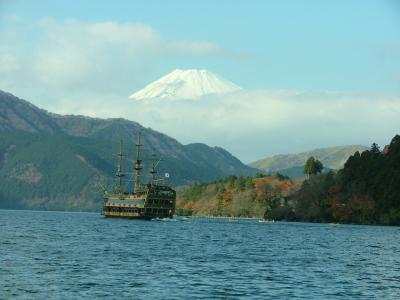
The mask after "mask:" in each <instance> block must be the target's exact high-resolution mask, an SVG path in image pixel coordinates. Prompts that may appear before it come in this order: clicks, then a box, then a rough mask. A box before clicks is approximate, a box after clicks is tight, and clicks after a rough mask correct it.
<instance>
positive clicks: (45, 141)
mask: <svg viewBox="0 0 400 300" xmlns="http://www.w3.org/2000/svg"><path fill="white" fill-rule="evenodd" d="M138 131H141V132H142V136H143V144H144V145H145V147H144V149H143V159H144V167H145V170H144V176H143V177H144V178H143V180H146V177H147V175H148V174H147V172H146V171H147V170H146V168H148V167H149V160H148V159H149V158H150V156H151V155H152V154H155V155H156V156H158V157H160V158H162V159H163V162H162V163H161V164H160V169H159V172H160V174H161V175H163V174H164V172H167V171H168V172H169V173H170V175H171V176H170V181H171V183H172V184H173V185H184V184H189V183H191V182H194V181H199V182H202V181H209V180H215V179H218V178H222V177H224V176H227V175H251V174H254V173H255V172H256V171H255V170H254V169H252V168H250V167H248V166H246V165H244V164H243V163H242V162H240V161H239V160H238V159H237V158H235V157H234V156H232V155H231V154H230V153H229V152H227V151H226V150H224V149H222V148H219V147H209V146H207V145H205V144H200V143H195V144H189V145H182V144H181V143H179V142H178V141H177V140H175V139H173V138H171V137H169V136H167V135H165V134H162V133H160V132H157V131H155V130H152V129H151V128H145V127H143V126H141V125H140V124H138V123H136V122H132V121H128V120H124V119H98V118H89V117H84V116H62V115H56V114H52V113H49V112H47V111H45V110H42V109H40V108H37V107H36V106H34V105H32V104H30V103H29V102H27V101H25V100H22V99H19V98H17V97H15V96H13V95H11V94H9V93H5V92H1V91H0V208H5V207H7V208H40V209H59V210H96V209H98V208H99V206H100V202H99V199H100V198H101V188H100V185H104V186H111V183H112V182H113V179H114V178H113V174H114V173H115V162H116V153H117V149H118V144H119V141H120V140H121V139H122V140H123V141H124V152H126V154H127V157H126V158H127V160H126V162H125V163H126V170H127V171H132V169H133V159H134V157H133V153H134V140H135V136H136V134H137V132H138ZM130 184H131V183H130Z"/></svg>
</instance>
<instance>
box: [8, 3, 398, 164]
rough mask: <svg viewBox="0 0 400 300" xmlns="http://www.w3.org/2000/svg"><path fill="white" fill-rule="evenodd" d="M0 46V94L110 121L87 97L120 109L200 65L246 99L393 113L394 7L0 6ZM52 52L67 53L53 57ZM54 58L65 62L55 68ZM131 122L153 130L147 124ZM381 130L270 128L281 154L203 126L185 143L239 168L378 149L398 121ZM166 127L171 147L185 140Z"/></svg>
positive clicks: (395, 93) (395, 88)
mask: <svg viewBox="0 0 400 300" xmlns="http://www.w3.org/2000/svg"><path fill="white" fill-rule="evenodd" d="M93 32H94V33H93ZM85 34H86V36H85ZM104 37H105V38H106V39H107V40H106V41H104ZM112 37H113V38H112ZM90 38H93V39H94V40H93V41H91V40H90ZM125 38H126V40H128V41H125V42H124V39H125ZM99 39H100V41H99ZM0 42H1V44H0V76H1V77H0V89H4V90H6V91H10V92H12V93H14V94H16V95H17V96H20V97H23V98H25V99H27V100H29V101H31V102H33V103H34V104H36V105H39V106H41V107H44V108H46V109H49V110H51V111H55V112H60V113H83V114H89V115H94V116H101V117H107V116H110V117H114V116H117V115H118V113H119V112H117V111H115V112H113V113H111V112H110V114H109V115H107V113H106V112H107V111H110V110H109V109H108V108H107V107H106V106H105V104H104V105H103V106H104V109H103V110H102V111H96V110H94V109H92V110H90V109H88V107H90V106H91V107H93V106H96V102H95V101H96V99H97V100H98V101H103V103H106V102H107V103H109V104H110V105H112V104H113V103H114V104H116V103H118V104H120V102H118V101H120V100H117V99H122V98H124V100H126V99H125V98H126V96H127V95H130V94H132V93H133V92H134V91H136V90H137V89H140V88H141V87H143V85H145V84H147V83H149V82H151V81H153V80H155V79H157V78H159V77H161V76H162V75H164V74H166V73H168V72H170V71H172V70H174V69H176V68H205V69H209V70H210V71H212V72H215V73H217V74H219V75H221V76H223V77H225V78H227V79H228V80H231V81H233V82H234V83H236V84H238V85H240V86H242V87H243V88H244V89H246V90H249V91H254V90H259V89H275V90H276V89H279V90H284V91H301V92H306V93H314V94H313V96H310V97H309V98H308V99H311V98H312V99H315V97H316V96H315V94H318V95H321V94H323V95H325V94H324V93H330V92H335V93H340V94H341V95H342V96H340V97H339V98H341V99H343V97H344V98H346V99H348V98H349V99H350V98H351V97H350V96H349V95H356V96H354V97H355V98H356V99H358V100H356V101H359V99H361V98H362V97H364V98H365V99H367V98H368V99H375V100H365V101H366V103H368V105H371V114H372V111H373V110H374V109H373V107H372V104H370V103H371V102H372V103H374V101H375V103H376V104H377V105H381V106H382V103H386V102H385V101H389V100H388V99H391V100H390V101H394V104H393V103H392V102H390V104H387V105H386V104H385V105H386V106H385V108H387V107H389V106H390V107H392V108H393V105H395V106H394V107H395V110H394V111H396V109H397V108H398V107H397V106H396V103H398V97H399V96H400V95H399V94H400V2H399V1H368V0H364V1H350V0H348V1H345V0H343V1H340V0H338V1H222V0H220V1H183V0H181V1H18V0H15V1H0ZM110 43H114V44H113V45H114V46H110V45H109V44H110ZM79 45H82V49H80V48H79ZM92 45H94V46H93V49H91V50H90V51H89V50H88V49H89V48H91V47H92ZM72 46H73V47H72ZM68 47H71V48H68ZM64 48H66V49H67V50H68V51H67V50H65V53H62V52H63V51H62V50H63V49H64ZM124 49H125V50H124ZM160 49H162V50H160ZM165 49H166V50H165ZM130 51H131V52H130ZM81 53H83V54H82V55H80V54H81ZM97 54H98V57H96V59H94V58H93V55H97ZM58 55H59V56H60V57H58ZM74 55H75V56H74ZM85 55H86V56H85ZM84 58H86V60H84ZM60 61H62V62H64V61H67V62H68V63H65V64H64V65H63V66H60V67H59V68H58V69H57V67H58V66H59V64H60ZM1 64H2V65H1ZM257 95H258V96H259V93H257ZM343 95H345V96H343ZM360 95H363V96H360ZM262 97H264V98H265V97H266V96H265V95H264V96H262ZM360 97H361V98H360ZM382 97H386V98H384V100H382V99H383V98H382ZM393 97H394V99H395V100H393ZM264 98H263V99H264ZM320 98H321V99H322V100H323V101H330V104H332V103H334V102H335V101H336V102H337V101H339V100H337V99H336V98H335V99H333V100H332V97H325V96H323V97H320ZM82 99H85V100H82ZM307 101H309V100H307ZM349 101H350V100H349ZM265 102H266V101H264V102H262V100H260V101H259V102H257V103H254V105H259V104H260V103H265ZM296 103H297V102H296ZM124 104H125V103H124ZM84 105H86V106H85V107H83V106H84ZM392 110H393V109H392ZM356 115H357V114H356V112H354V116H349V120H347V121H348V123H346V124H350V118H352V117H356ZM122 116H123V117H128V118H130V119H135V117H134V116H130V117H129V116H126V115H122ZM371 117H372V116H371ZM377 117H378V118H385V119H386V120H387V119H388V118H389V117H391V116H388V115H387V114H382V115H377ZM293 118H296V116H295V115H294V116H293ZM150 119H151V118H150ZM139 121H141V122H142V123H144V125H147V126H152V127H154V128H155V129H157V130H159V131H163V128H157V126H156V125H157V122H155V123H152V122H150V121H147V120H146V119H141V120H139ZM344 121H345V120H338V121H337V122H340V124H343V122H344ZM299 122H302V121H301V120H300V119H299ZM389 122H390V126H392V127H390V126H389V128H388V127H385V128H382V129H381V131H377V132H376V133H375V135H376V136H371V135H368V133H367V132H365V133H364V134H361V137H360V131H357V132H356V133H354V135H353V136H347V137H346V138H340V134H339V132H338V133H337V134H336V135H334V138H331V140H330V141H329V140H328V138H327V139H326V140H324V139H321V138H319V139H312V138H311V137H310V136H308V134H310V135H311V132H310V131H307V130H309V129H306V128H305V129H304V130H305V131H304V137H305V140H306V142H304V141H303V140H304V139H303V140H302V141H301V142H299V143H297V144H296V143H294V144H293V145H291V146H290V147H289V146H288V145H285V144H284V143H283V142H282V143H280V141H279V138H278V136H279V132H278V133H277V132H276V131H273V132H274V134H273V135H276V136H277V137H276V138H275V139H274V145H276V144H280V145H281V146H279V147H278V146H275V147H272V148H271V147H268V148H267V144H265V145H263V144H262V143H261V144H260V143H259V142H258V141H257V142H255V141H256V138H257V137H256V136H254V142H255V144H257V148H259V151H253V152H251V153H250V152H249V151H248V150H247V151H248V152H246V150H245V149H241V148H240V146H239V142H235V140H240V139H241V137H240V136H237V137H233V136H231V138H230V140H226V141H224V140H223V139H221V140H218V138H217V136H215V137H214V138H212V139H211V138H208V136H210V135H208V133H207V131H206V129H204V130H205V131H204V132H203V134H198V135H197V136H199V137H200V141H202V142H207V143H210V144H215V145H220V146H223V147H226V148H228V150H230V151H232V152H233V154H235V155H238V156H239V157H240V158H242V159H244V160H246V161H250V160H253V159H256V158H261V157H262V156H265V155H269V154H274V153H280V152H294V151H302V150H308V149H311V148H315V147H319V146H321V147H322V146H331V145H335V144H336V145H338V144H346V143H363V144H367V143H370V142H372V141H378V142H381V143H384V142H385V140H387V139H388V138H390V135H391V134H393V133H394V132H395V131H396V130H398V125H400V124H399V123H398V122H396V120H395V119H393V120H391V121H389ZM363 124H365V122H364V123H363ZM259 125H260V124H259ZM372 125H373V126H375V125H376V124H372ZM221 126H222V125H221ZM226 126H230V125H228V124H227V125H226ZM243 126H246V124H244V125H243ZM260 126H261V127H262V126H263V125H262V124H261V125H260ZM266 126H267V125H266ZM334 126H336V127H338V123H337V124H335V123H334V122H333V123H332V130H333V127H334ZM376 126H378V125H376ZM360 128H361V125H360ZM213 129H214V130H215V127H214V128H213ZM253 129H254V128H249V131H251V130H253ZM168 130H169V131H167V132H166V133H167V134H171V135H174V136H175V137H176V138H178V140H181V141H182V142H195V141H196V140H195V138H190V136H185V135H180V133H179V131H178V130H177V129H171V128H170V129H168ZM198 130H199V129H198ZM209 130H211V129H209ZM268 130H272V129H271V128H266V132H268ZM327 130H328V129H327ZM360 130H361V129H360ZM195 132H197V131H195ZM197 133H198V132H197ZM285 133H286V134H287V132H285ZM257 134H260V132H258V133H257ZM282 134H284V133H283V132H282ZM313 134H314V133H313ZM246 136H248V133H247V134H246ZM248 142H249V143H251V142H252V140H249V141H248ZM269 144H270V143H269ZM263 147H265V149H263Z"/></svg>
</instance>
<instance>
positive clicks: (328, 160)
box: [249, 145, 368, 178]
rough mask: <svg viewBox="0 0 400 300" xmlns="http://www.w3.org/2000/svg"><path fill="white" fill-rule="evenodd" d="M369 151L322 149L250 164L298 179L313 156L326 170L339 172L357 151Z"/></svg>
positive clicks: (268, 171) (352, 146)
mask: <svg viewBox="0 0 400 300" xmlns="http://www.w3.org/2000/svg"><path fill="white" fill-rule="evenodd" d="M367 149H368V147H365V146H361V145H351V146H339V147H330V148H321V149H315V150H311V151H307V152H302V153H298V154H281V155H274V156H271V157H267V158H265V159H261V160H258V161H255V162H253V163H250V164H249V166H251V167H253V168H257V169H259V170H262V171H263V172H265V173H275V172H280V173H282V174H284V175H289V176H290V173H291V174H292V176H293V175H294V178H298V175H300V174H301V171H302V168H303V166H304V164H305V162H306V160H307V159H308V158H309V157H311V156H314V157H315V158H316V159H318V160H320V161H321V162H322V163H323V164H324V166H325V167H326V168H329V169H334V170H338V169H341V168H342V167H343V165H344V163H345V162H346V161H347V159H348V158H349V157H350V156H351V155H353V154H354V153H355V152H356V151H359V152H363V151H365V150H367ZM299 170H300V171H299Z"/></svg>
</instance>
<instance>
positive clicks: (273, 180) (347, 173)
mask: <svg viewBox="0 0 400 300" xmlns="http://www.w3.org/2000/svg"><path fill="white" fill-rule="evenodd" d="M303 169H304V168H303ZM178 198H179V201H178V207H179V212H180V213H182V214H198V215H207V214H211V215H224V216H250V217H265V218H271V219H275V220H288V221H310V222H333V223H355V224H383V225H400V136H399V135H396V136H395V137H394V138H393V139H392V141H391V143H390V145H389V146H388V147H387V148H386V149H385V151H381V150H380V149H379V147H378V146H377V145H376V144H373V145H372V147H371V149H369V150H366V151H363V152H362V153H360V152H358V151H357V152H356V153H355V154H354V155H352V156H351V157H350V158H349V159H348V160H347V162H346V163H345V165H344V168H343V169H342V170H340V171H338V172H336V173H335V172H333V171H331V172H328V173H325V174H315V175H310V176H309V178H308V179H307V180H297V181H292V180H290V179H288V178H287V177H284V176H282V175H280V174H278V176H261V175H260V176H258V177H228V178H225V179H224V180H219V181H215V182H211V183H209V184H204V183H203V184H194V185H192V186H191V187H189V188H186V189H183V190H180V191H179V193H178Z"/></svg>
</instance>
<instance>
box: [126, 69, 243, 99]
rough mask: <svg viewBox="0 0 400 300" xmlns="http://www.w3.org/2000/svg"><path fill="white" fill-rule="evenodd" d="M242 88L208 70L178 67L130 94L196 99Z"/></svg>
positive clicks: (140, 96) (133, 97) (147, 96)
mask: <svg viewBox="0 0 400 300" xmlns="http://www.w3.org/2000/svg"><path fill="white" fill-rule="evenodd" d="M239 90H241V88H240V87H239V86H237V85H236V84H234V83H232V82H230V81H228V80H225V79H224V78H222V77H220V76H218V75H216V74H214V73H211V72H209V71H207V70H198V69H190V70H181V69H177V70H175V71H173V72H171V73H169V74H167V75H165V76H164V77H161V78H160V79H158V80H157V81H154V82H152V83H150V84H149V85H147V86H146V87H144V88H143V89H142V90H140V91H138V92H136V93H134V94H133V95H131V96H129V98H131V99H136V100H141V99H151V98H158V99H170V100H179V99H195V98H199V97H202V96H204V95H209V94H226V93H232V92H236V91H239Z"/></svg>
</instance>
